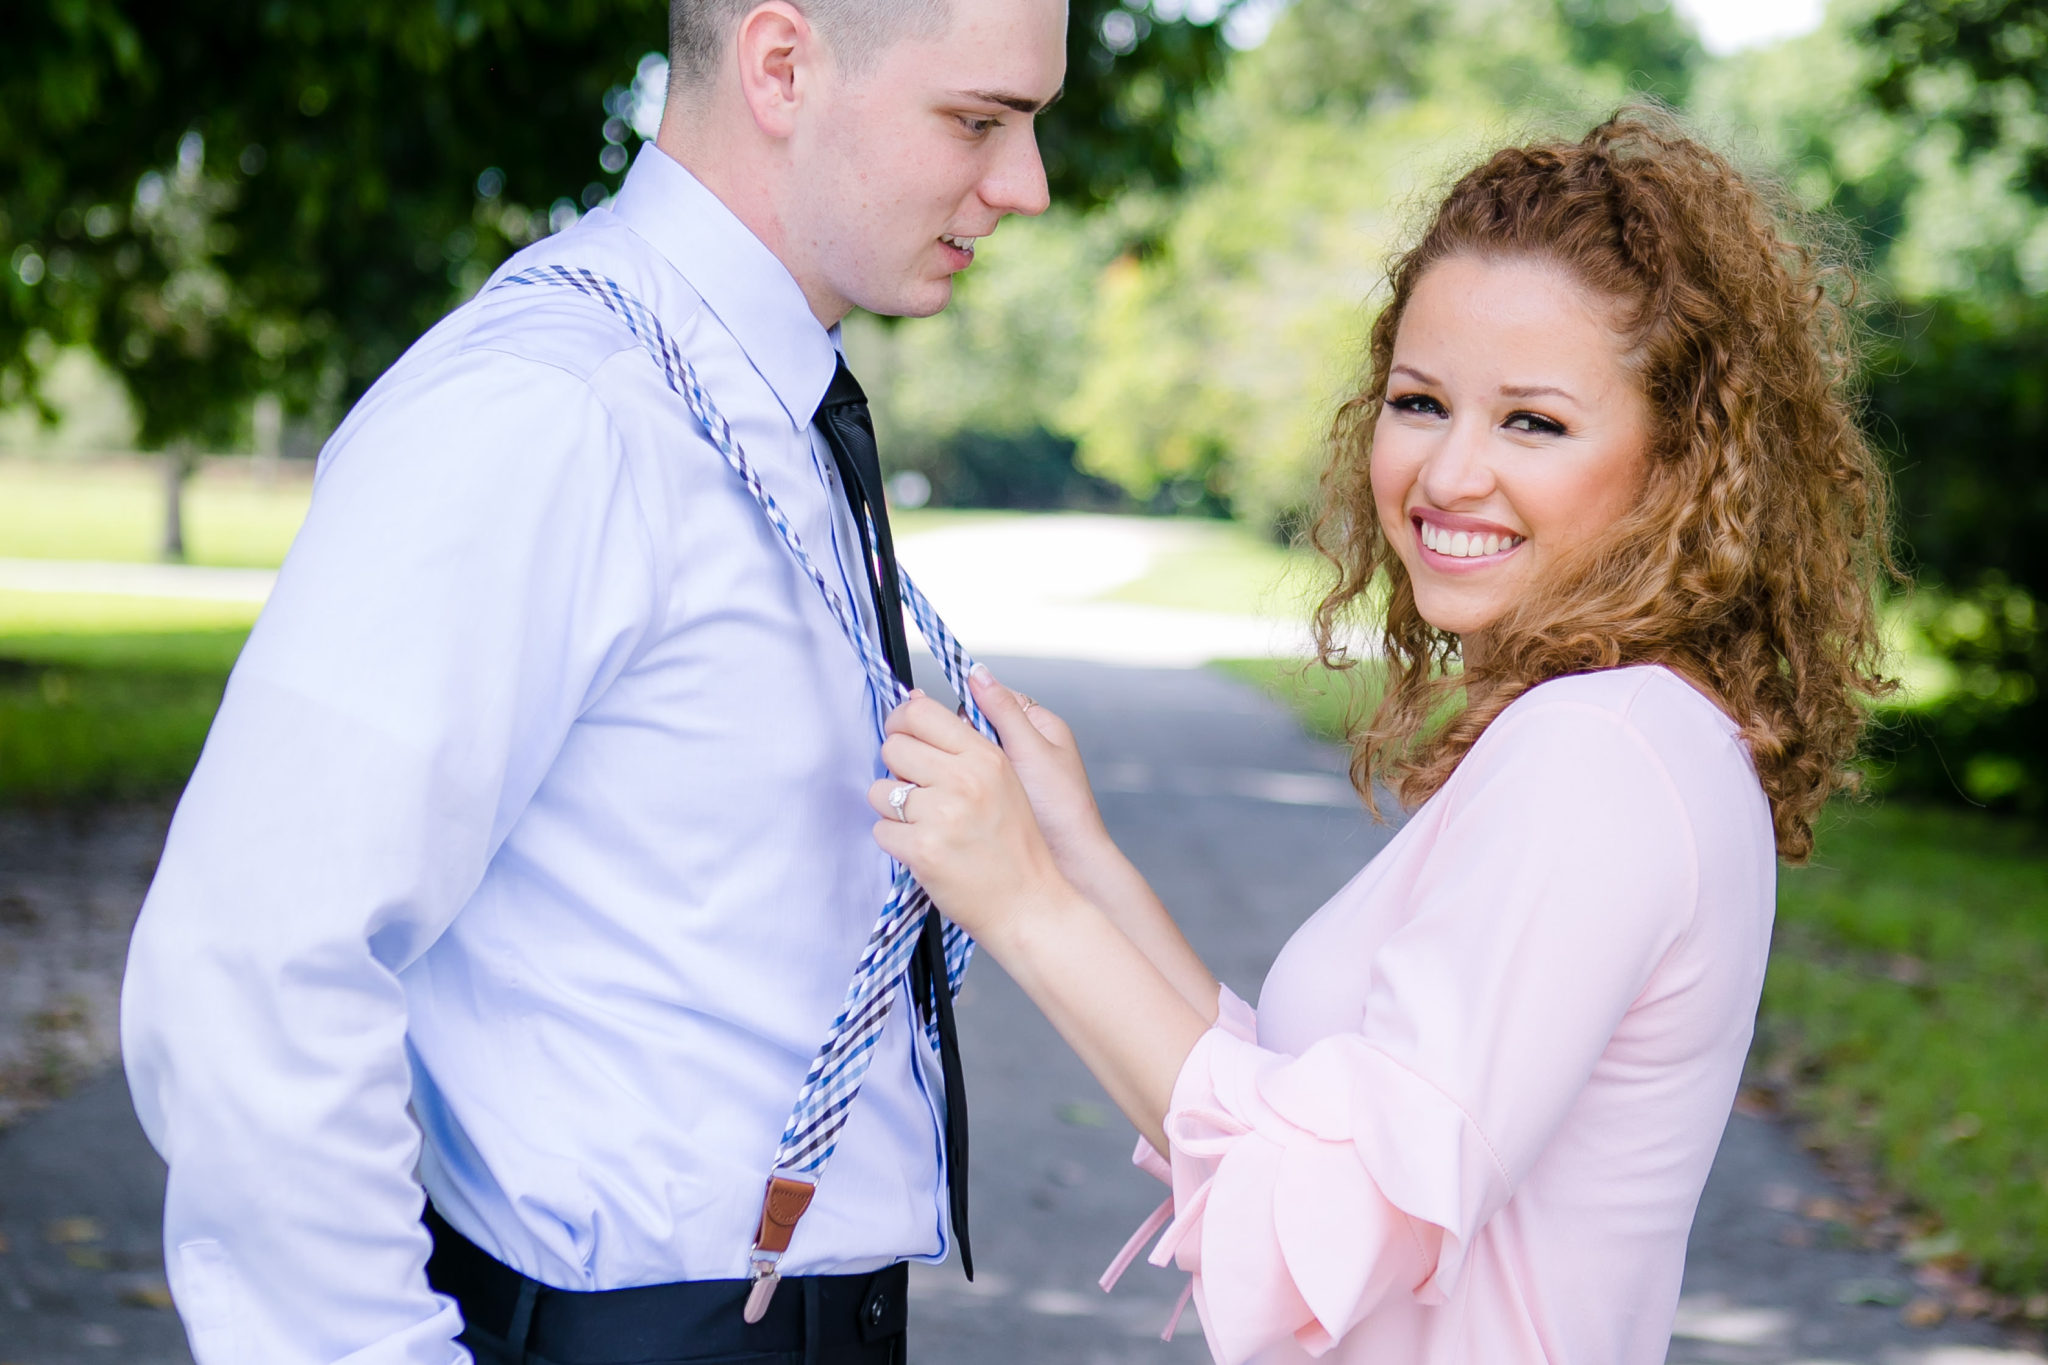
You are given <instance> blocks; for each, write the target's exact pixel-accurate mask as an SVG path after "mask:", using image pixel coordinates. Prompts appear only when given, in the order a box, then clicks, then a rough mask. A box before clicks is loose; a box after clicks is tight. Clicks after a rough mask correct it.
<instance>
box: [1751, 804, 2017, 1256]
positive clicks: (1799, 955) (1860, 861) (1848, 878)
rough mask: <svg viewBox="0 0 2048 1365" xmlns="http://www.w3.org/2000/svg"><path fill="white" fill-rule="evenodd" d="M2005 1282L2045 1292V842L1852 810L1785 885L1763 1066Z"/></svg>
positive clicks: (1843, 1146) (1767, 998)
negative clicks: (1805, 865)
mask: <svg viewBox="0 0 2048 1365" xmlns="http://www.w3.org/2000/svg"><path fill="white" fill-rule="evenodd" d="M1754 1060H1755V1062H1756V1063H1757V1064H1758V1066H1759V1069H1760V1070H1761V1072H1762V1074H1763V1075H1765V1076H1767V1077H1775V1078H1777V1079H1779V1080H1780V1081H1783V1082H1786V1083H1789V1084H1790V1086H1791V1103H1792V1106H1793V1108H1794V1111H1795V1112H1796V1113H1798V1114H1799V1115H1800V1116H1802V1117H1804V1118H1806V1119H1808V1120H1810V1121H1811V1123H1812V1124H1813V1126H1814V1130H1815V1135H1816V1136H1817V1137H1818V1138H1819V1139H1820V1140H1822V1141H1823V1142H1825V1143H1826V1144H1827V1145H1828V1146H1830V1147H1832V1148H1834V1149H1836V1150H1838V1151H1840V1152H1843V1153H1844V1154H1846V1155H1848V1156H1850V1157H1851V1158H1852V1159H1855V1160H1857V1161H1859V1162H1862V1163H1867V1164H1869V1165H1871V1166H1874V1167H1875V1168H1876V1169H1877V1170H1878V1171H1879V1172H1880V1173H1881V1175H1882V1176H1883V1178H1884V1179H1885V1181H1886V1182H1887V1183H1888V1184H1889V1185H1890V1186H1891V1187H1892V1188H1894V1189H1896V1190H1898V1191H1900V1192H1902V1193H1904V1194H1906V1195H1907V1196H1909V1197H1910V1198H1911V1199H1912V1200H1913V1202H1914V1203H1915V1204H1916V1205H1918V1206H1919V1208H1920V1210H1921V1211H1923V1212H1924V1213H1925V1214H1927V1215H1929V1216H1930V1217H1931V1219H1932V1220H1933V1222H1934V1223H1935V1224H1938V1225H1939V1227H1940V1228H1942V1229H1944V1230H1946V1231H1949V1232H1951V1233H1953V1234H1954V1236H1955V1239H1956V1240H1957V1241H1958V1242H1959V1244H1960V1247H1961V1251H1962V1254H1963V1255H1964V1256H1966V1257H1967V1258H1969V1259H1970V1260H1972V1261H1974V1262H1976V1263H1978V1264H1979V1265H1981V1266H1982V1267H1983V1270H1984V1274H1985V1278H1986V1280H1987V1282H1988V1283H1989V1284H1990V1285H1991V1287H1993V1288H1995V1289H1999V1290H2002V1291H2004V1292H2008V1293H2031V1292H2036V1291H2039V1290H2041V1289H2044V1288H2048V837H2044V835H2043V832H2042V831H2041V830H2040V829H2039V828H2038V827H2037V826H2032V825H2025V824H2017V823H2007V822H2004V821H2000V820H1996V819H1992V818H1990V817H1987V816H1984V815H1981V814H1977V813H1973V812H1967V811H1953V810H1938V809H1915V808H1913V807H1908V806H1883V805H1880V806H1867V807H1858V806H1843V807H1839V808H1837V809H1836V810H1834V811H1832V812H1831V813H1830V815H1829V818H1828V819H1827V820H1826V821H1825V823H1824V826H1823V828H1822V829H1821V831H1820V839H1819V850H1818V852H1817V853H1816V855H1815V857H1814V859H1813V862H1812V864H1811V865H1809V866H1807V867H1804V868H1787V869H1785V870H1784V871H1783V872H1782V874H1781V877H1780V882H1779V893H1778V933H1777V940H1776V944H1775V948H1774V951H1773V954H1772V959H1771V969H1770V975H1769V977H1768V978H1767V980H1766V982H1765V985H1764V1007H1763V1016H1762V1022H1761V1026H1760V1029H1759V1034H1758V1042H1757V1049H1756V1054H1755V1058H1754Z"/></svg>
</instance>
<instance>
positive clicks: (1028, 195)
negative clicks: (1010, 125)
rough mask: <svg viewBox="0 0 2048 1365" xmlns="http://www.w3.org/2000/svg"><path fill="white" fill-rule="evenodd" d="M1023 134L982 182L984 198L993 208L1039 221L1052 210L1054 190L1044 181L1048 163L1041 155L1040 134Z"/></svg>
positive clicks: (1025, 131) (1033, 130)
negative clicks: (1039, 148) (1038, 217)
mask: <svg viewBox="0 0 2048 1365" xmlns="http://www.w3.org/2000/svg"><path fill="white" fill-rule="evenodd" d="M1022 132H1023V136H1022V137H1018V138H1013V139H1011V140H1010V145H1009V146H1007V147H1005V148H1004V149H1003V150H1002V153H1001V154H1000V155H999V156H998V157H997V158H996V164H995V166H994V167H992V168H991V169H990V171H989V174H988V178H987V179H985V180H984V181H982V185H981V197H982V198H983V199H984V200H985V201H986V202H987V203H988V206H989V207H990V208H993V209H1000V210H1001V211H1002V212H1004V213H1021V214H1023V215H1024V216H1025V217H1026V218H1036V217H1037V216H1038V215H1039V214H1041V213H1044V212H1045V211H1046V210H1047V209H1049V208H1051V207H1052V189H1051V187H1050V186H1049V185H1047V184H1046V180H1045V159H1044V158H1043V157H1041V156H1040V155H1039V154H1038V130H1037V129H1036V128H1032V127H1026V128H1024V129H1023V130H1022Z"/></svg>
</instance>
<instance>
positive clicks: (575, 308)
mask: <svg viewBox="0 0 2048 1365" xmlns="http://www.w3.org/2000/svg"><path fill="white" fill-rule="evenodd" d="M605 218H606V220H608V221H600V222H592V223H589V224H587V225H586V224H579V225H578V226H577V227H576V228H573V229H571V230H570V231H568V232H565V233H561V234H558V235H557V236H555V237H550V238H548V239H547V240H545V241H542V242H537V243H535V244H534V245H533V246H530V247H528V248H526V250H524V251H522V252H520V253H519V254H518V255H516V256H514V257H513V258H512V259H511V260H509V261H507V262H506V263H505V264H504V265H503V266H502V267H500V269H499V270H498V272H497V273H496V275H494V276H493V279H492V283H491V284H490V285H487V286H486V287H485V288H484V289H483V291H482V292H480V293H479V294H478V295H477V297H476V298H475V299H473V300H471V302H470V303H469V304H468V305H467V306H466V307H465V309H464V312H465V313H466V314H467V316H466V317H463V318H462V325H461V329H460V333H459V335H458V336H456V337H454V338H452V339H451V342H452V345H451V349H452V350H453V351H454V352H455V353H456V354H472V353H476V352H497V353H500V354H504V355H509V356H514V357H517V358H519V359H522V360H527V361H531V362H533V363H536V364H542V365H547V366H550V367H552V368H555V369H559V370H562V371H565V372H566V373H568V374H570V375H573V376H575V377H576V378H577V379H580V380H583V381H585V382H588V381H589V380H590V379H591V378H592V377H593V376H594V375H596V374H597V372H598V371H599V370H601V369H602V368H604V366H605V364H606V363H607V362H609V361H610V360H611V359H612V358H613V357H614V356H616V355H618V354H619V353H620V352H622V351H637V350H639V349H640V348H641V342H640V340H639V338H638V337H636V336H635V335H634V334H633V332H632V331H631V330H630V329H629V328H628V327H627V326H626V324H625V323H624V321H622V320H621V318H620V317H619V315H618V314H617V313H615V312H613V311H612V310H611V309H610V308H608V307H606V306H605V305H604V303H603V302H601V301H600V300H599V299H597V298H595V297H593V296H591V295H590V294H588V293H585V292H583V291H581V290H578V289H573V288H567V287H551V286H547V285H533V284H512V283H507V281H508V280H510V279H511V278H512V277H514V276H517V275H522V274H525V273H527V272H530V271H532V270H534V269H535V268H537V267H549V266H556V267H567V268H569V269H572V270H576V271H578V272H589V273H590V274H592V275H595V276H598V277H600V278H601V279H603V280H604V281H606V282H607V284H608V285H610V286H613V287H616V288H617V289H619V290H620V291H622V292H623V293H625V294H626V295H628V296H629V297H633V298H637V299H638V300H640V301H641V302H642V303H644V304H645V305H646V306H647V307H649V308H650V309H651V310H652V311H653V312H654V313H655V315H656V316H657V317H658V318H659V319H660V321H661V323H662V325H663V326H664V328H665V329H666V330H668V331H669V332H670V333H671V334H677V333H681V334H687V333H688V332H690V331H692V330H693V329H694V326H695V324H696V322H697V321H698V315H699V314H700V313H701V312H702V311H703V308H704V303H703V300H702V299H700V298H699V297H698V296H697V295H696V293H695V292H694V291H692V290H690V289H689V288H688V287H687V286H684V287H681V288H678V287H677V285H678V284H679V283H680V279H679V277H678V276H676V275H675V272H674V271H673V270H668V269H666V268H664V267H663V266H662V263H661V262H659V260H658V259H650V253H649V251H648V249H647V248H646V246H645V244H644V243H641V242H640V241H639V239H638V238H637V237H635V236H634V235H633V233H632V232H630V231H629V230H628V229H626V228H625V227H624V226H623V225H621V224H619V223H618V222H617V221H616V220H610V218H609V215H605ZM450 320H451V321H454V319H453V318H451V319H450Z"/></svg>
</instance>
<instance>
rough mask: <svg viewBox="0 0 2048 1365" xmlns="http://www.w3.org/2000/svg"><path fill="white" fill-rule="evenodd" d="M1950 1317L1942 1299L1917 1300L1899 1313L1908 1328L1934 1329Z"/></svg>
mask: <svg viewBox="0 0 2048 1365" xmlns="http://www.w3.org/2000/svg"><path fill="white" fill-rule="evenodd" d="M1947 1316H1948V1309H1947V1307H1946V1306H1944V1305H1943V1303H1942V1301H1941V1300H1940V1299H1915V1300H1913V1301H1912V1302H1911V1303H1909V1304H1907V1305H1906V1306H1905V1307H1904V1308H1903V1309H1901V1310H1900V1311H1899V1319H1900V1321H1902V1322H1904V1323H1905V1324H1906V1326H1908V1327H1933V1326H1936V1325H1938V1324H1939V1323H1940V1322H1941V1320H1942V1319H1943V1318H1945V1317H1947Z"/></svg>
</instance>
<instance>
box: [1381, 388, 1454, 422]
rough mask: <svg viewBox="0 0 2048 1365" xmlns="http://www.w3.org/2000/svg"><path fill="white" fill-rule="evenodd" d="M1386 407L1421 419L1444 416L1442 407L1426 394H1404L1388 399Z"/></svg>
mask: <svg viewBox="0 0 2048 1365" xmlns="http://www.w3.org/2000/svg"><path fill="white" fill-rule="evenodd" d="M1387 406H1388V407H1390V408H1392V409H1394V411H1396V412H1412V413H1415V414H1417V415H1418V416H1422V417H1441V416H1443V415H1444V405H1443V404H1441V403H1439V402H1437V401H1436V399H1434V398H1431V397H1430V396H1429V395H1428V394H1426V393H1404V394H1402V395H1401V396H1400V397H1399V398H1391V399H1388V400H1387Z"/></svg>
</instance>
